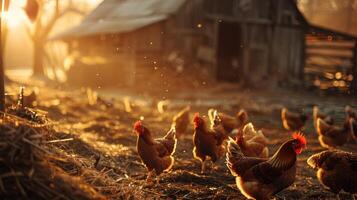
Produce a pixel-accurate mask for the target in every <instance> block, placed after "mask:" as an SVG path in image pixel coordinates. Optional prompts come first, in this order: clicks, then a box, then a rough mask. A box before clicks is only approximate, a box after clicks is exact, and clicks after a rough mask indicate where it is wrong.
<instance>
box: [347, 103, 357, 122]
mask: <svg viewBox="0 0 357 200" xmlns="http://www.w3.org/2000/svg"><path fill="white" fill-rule="evenodd" d="M345 113H346V117H347V118H353V119H355V120H357V112H356V111H355V110H354V109H353V108H352V107H351V106H346V107H345Z"/></svg>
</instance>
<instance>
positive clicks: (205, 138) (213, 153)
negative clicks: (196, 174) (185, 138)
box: [192, 113, 227, 173]
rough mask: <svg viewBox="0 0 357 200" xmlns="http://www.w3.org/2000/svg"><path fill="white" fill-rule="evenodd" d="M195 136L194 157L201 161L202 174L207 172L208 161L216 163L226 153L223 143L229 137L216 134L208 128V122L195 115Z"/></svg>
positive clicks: (220, 133) (219, 133)
mask: <svg viewBox="0 0 357 200" xmlns="http://www.w3.org/2000/svg"><path fill="white" fill-rule="evenodd" d="M193 123H194V134H193V145H194V148H193V151H192V152H193V156H194V158H195V159H198V160H200V161H201V173H204V172H205V171H206V160H207V158H210V159H211V161H212V162H213V163H214V162H216V161H217V160H218V159H219V158H220V157H221V156H222V155H223V153H224V145H223V142H224V141H225V140H226V139H227V135H226V134H224V133H222V132H216V131H214V130H212V129H210V128H208V127H207V125H206V122H205V121H204V119H203V118H201V117H200V116H199V114H198V113H196V114H195V116H194V119H193Z"/></svg>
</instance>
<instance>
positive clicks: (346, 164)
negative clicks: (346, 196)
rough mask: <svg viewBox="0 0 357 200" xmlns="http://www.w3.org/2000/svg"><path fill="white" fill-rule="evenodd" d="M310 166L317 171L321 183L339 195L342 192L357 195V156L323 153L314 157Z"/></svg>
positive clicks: (330, 152)
mask: <svg viewBox="0 0 357 200" xmlns="http://www.w3.org/2000/svg"><path fill="white" fill-rule="evenodd" d="M307 163H308V165H310V166H311V167H312V168H314V169H316V170H317V178H318V180H319V181H320V183H321V184H322V185H323V186H324V187H326V188H328V189H329V190H330V191H331V192H333V193H335V194H336V195H337V199H340V198H339V193H340V191H341V190H344V191H345V192H348V193H351V195H352V199H355V198H354V194H355V193H357V155H356V154H352V153H348V152H344V151H330V150H327V151H323V152H320V153H317V154H315V155H312V156H311V157H310V158H309V159H308V160H307Z"/></svg>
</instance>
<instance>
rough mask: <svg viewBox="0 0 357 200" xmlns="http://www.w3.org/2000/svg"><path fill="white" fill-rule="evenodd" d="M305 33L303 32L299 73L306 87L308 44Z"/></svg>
mask: <svg viewBox="0 0 357 200" xmlns="http://www.w3.org/2000/svg"><path fill="white" fill-rule="evenodd" d="M305 34H306V33H305V31H302V32H301V41H300V42H301V56H300V59H301V60H300V71H299V80H300V81H301V82H302V85H303V86H305V81H304V78H305V71H304V70H305V64H306V63H305V62H306V43H305Z"/></svg>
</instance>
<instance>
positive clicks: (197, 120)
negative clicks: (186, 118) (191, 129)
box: [193, 113, 201, 127]
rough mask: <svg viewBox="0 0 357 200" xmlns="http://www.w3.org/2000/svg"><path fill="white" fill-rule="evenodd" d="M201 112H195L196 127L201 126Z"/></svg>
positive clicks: (194, 122) (194, 121)
mask: <svg viewBox="0 0 357 200" xmlns="http://www.w3.org/2000/svg"><path fill="white" fill-rule="evenodd" d="M200 121H201V118H200V113H195V115H194V116H193V124H194V125H195V127H199V126H200Z"/></svg>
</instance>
